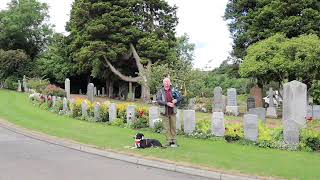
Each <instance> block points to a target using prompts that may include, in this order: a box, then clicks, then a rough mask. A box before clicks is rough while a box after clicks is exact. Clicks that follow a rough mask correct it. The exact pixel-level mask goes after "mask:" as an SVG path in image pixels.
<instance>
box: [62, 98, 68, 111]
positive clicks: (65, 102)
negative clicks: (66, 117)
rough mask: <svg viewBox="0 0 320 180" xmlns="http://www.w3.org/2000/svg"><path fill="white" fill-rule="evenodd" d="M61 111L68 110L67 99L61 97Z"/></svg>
mask: <svg viewBox="0 0 320 180" xmlns="http://www.w3.org/2000/svg"><path fill="white" fill-rule="evenodd" d="M63 112H64V113H67V112H68V100H67V98H63Z"/></svg>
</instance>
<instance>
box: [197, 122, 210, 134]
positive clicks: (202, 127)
mask: <svg viewBox="0 0 320 180" xmlns="http://www.w3.org/2000/svg"><path fill="white" fill-rule="evenodd" d="M196 131H197V132H201V133H206V134H210V133H211V122H210V121H209V120H197V123H196Z"/></svg>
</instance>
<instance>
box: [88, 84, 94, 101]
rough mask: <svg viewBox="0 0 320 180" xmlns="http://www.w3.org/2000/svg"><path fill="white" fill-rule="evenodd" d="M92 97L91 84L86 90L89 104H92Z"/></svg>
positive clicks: (92, 89)
mask: <svg viewBox="0 0 320 180" xmlns="http://www.w3.org/2000/svg"><path fill="white" fill-rule="evenodd" d="M93 95H94V85H93V83H89V84H88V88H87V96H88V99H89V101H90V102H93Z"/></svg>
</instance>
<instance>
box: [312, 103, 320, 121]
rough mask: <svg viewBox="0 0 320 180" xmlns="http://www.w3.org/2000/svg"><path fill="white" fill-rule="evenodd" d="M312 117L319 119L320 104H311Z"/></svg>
mask: <svg viewBox="0 0 320 180" xmlns="http://www.w3.org/2000/svg"><path fill="white" fill-rule="evenodd" d="M312 117H313V119H320V105H313V106H312Z"/></svg>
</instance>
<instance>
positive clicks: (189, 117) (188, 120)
mask: <svg viewBox="0 0 320 180" xmlns="http://www.w3.org/2000/svg"><path fill="white" fill-rule="evenodd" d="M183 124H184V132H185V133H186V134H190V133H192V132H193V131H194V130H195V129H196V112H195V110H184V111H183Z"/></svg>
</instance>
